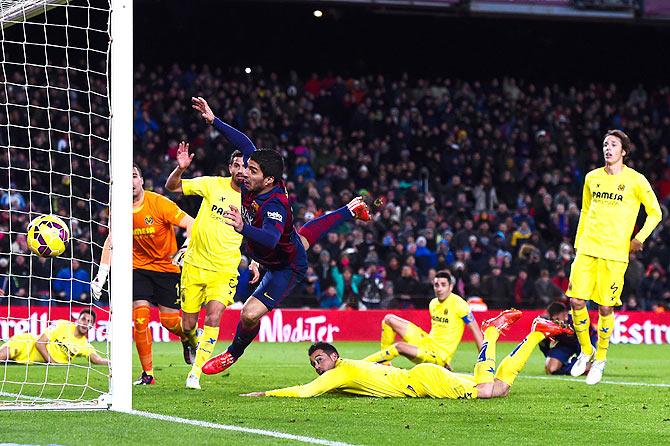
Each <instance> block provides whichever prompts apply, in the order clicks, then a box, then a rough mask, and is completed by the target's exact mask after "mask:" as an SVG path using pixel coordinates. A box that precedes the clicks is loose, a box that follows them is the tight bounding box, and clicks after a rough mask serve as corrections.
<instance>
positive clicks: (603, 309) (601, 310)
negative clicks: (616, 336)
mask: <svg viewBox="0 0 670 446" xmlns="http://www.w3.org/2000/svg"><path fill="white" fill-rule="evenodd" d="M612 313H614V308H612V307H605V306H603V305H600V306H599V307H598V314H600V315H601V316H609V315H610V314H612Z"/></svg>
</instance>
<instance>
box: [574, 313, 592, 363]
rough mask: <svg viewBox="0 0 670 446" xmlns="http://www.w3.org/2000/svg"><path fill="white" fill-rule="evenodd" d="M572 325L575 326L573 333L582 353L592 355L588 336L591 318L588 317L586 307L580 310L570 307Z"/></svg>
mask: <svg viewBox="0 0 670 446" xmlns="http://www.w3.org/2000/svg"><path fill="white" fill-rule="evenodd" d="M572 325H573V326H574V327H575V335H577V340H578V341H579V346H580V347H581V349H582V353H584V354H586V355H592V354H593V346H592V345H591V337H590V336H589V329H590V328H591V320H590V319H589V310H587V309H586V307H584V308H582V309H581V310H575V309H574V308H573V309H572Z"/></svg>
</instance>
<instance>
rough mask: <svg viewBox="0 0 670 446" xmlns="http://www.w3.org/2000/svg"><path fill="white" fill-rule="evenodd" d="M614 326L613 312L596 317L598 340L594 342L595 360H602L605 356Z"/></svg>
mask: <svg viewBox="0 0 670 446" xmlns="http://www.w3.org/2000/svg"><path fill="white" fill-rule="evenodd" d="M612 328H614V313H612V314H610V315H608V316H603V315H602V314H601V315H600V317H598V342H597V343H596V356H595V360H596V361H604V360H605V359H606V358H607V349H608V347H609V345H610V336H612Z"/></svg>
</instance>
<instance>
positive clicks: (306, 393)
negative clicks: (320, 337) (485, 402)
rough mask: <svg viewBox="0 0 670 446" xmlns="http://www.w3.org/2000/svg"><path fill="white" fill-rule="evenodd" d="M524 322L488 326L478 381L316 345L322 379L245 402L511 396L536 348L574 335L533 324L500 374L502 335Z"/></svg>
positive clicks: (313, 357) (503, 319)
mask: <svg viewBox="0 0 670 446" xmlns="http://www.w3.org/2000/svg"><path fill="white" fill-rule="evenodd" d="M520 317H521V311H518V310H507V311H503V312H502V313H501V314H499V315H498V316H497V317H495V318H493V319H490V320H488V321H486V322H484V324H482V328H483V329H484V341H483V343H482V348H481V350H480V352H479V357H478V359H477V363H476V365H475V373H474V375H463V374H458V373H453V372H451V371H449V370H447V369H445V368H444V367H440V366H438V365H435V364H419V365H417V366H414V367H413V368H411V369H409V370H406V369H400V368H397V367H392V366H385V365H381V364H376V363H373V362H368V361H358V360H351V359H344V358H340V355H339V353H338V351H337V349H335V347H334V346H332V345H331V344H328V343H326V342H318V343H316V344H313V345H312V346H311V347H310V348H309V351H308V354H309V360H310V364H311V365H312V367H313V368H314V370H315V371H316V373H317V374H318V375H319V377H318V378H316V379H315V380H313V381H312V382H310V383H308V384H305V385H301V386H293V387H286V388H283V389H276V390H269V391H266V392H253V393H247V394H244V395H242V396H275V397H292V398H308V397H313V396H318V395H322V394H324V393H326V392H341V393H350V394H354V395H363V396H372V397H381V398H390V397H408V398H449V399H473V398H495V397H502V396H507V394H508V392H509V389H510V387H511V386H512V384H513V383H514V380H515V379H516V377H517V375H518V374H519V372H520V371H521V370H522V369H523V367H524V366H525V364H526V362H527V361H528V358H529V357H530V355H531V354H532V352H533V350H534V349H535V347H536V346H537V345H538V344H539V343H540V342H541V341H542V340H543V339H545V338H546V337H549V336H557V335H560V334H569V333H572V332H573V331H572V329H571V328H570V327H567V326H562V325H559V324H558V323H556V322H552V321H549V320H546V319H543V318H541V317H538V318H536V319H535V320H534V321H533V326H532V329H531V332H530V333H529V334H528V336H527V337H526V338H525V339H524V340H523V341H522V342H521V343H520V344H519V345H517V346H516V348H515V349H514V350H512V352H511V353H510V354H509V355H507V357H505V359H503V360H502V362H501V363H500V366H499V368H498V370H497V371H496V367H495V366H496V364H495V350H496V342H497V340H498V337H499V336H500V334H501V333H502V332H503V331H504V330H505V329H506V328H507V327H509V326H510V325H512V324H513V323H514V322H516V321H517V320H518V319H519V318H520Z"/></svg>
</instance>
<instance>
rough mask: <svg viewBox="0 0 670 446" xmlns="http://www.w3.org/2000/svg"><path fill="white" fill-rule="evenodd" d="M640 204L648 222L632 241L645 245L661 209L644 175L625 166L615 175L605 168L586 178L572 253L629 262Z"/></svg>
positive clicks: (591, 173) (659, 218)
mask: <svg viewBox="0 0 670 446" xmlns="http://www.w3.org/2000/svg"><path fill="white" fill-rule="evenodd" d="M640 204H642V205H643V206H644V209H645V211H646V212H647V219H646V221H645V222H644V226H643V227H642V229H640V231H639V232H638V233H637V234H635V238H636V239H637V240H638V241H640V242H642V243H644V241H645V240H646V239H647V237H649V234H651V232H652V231H653V230H654V228H655V227H656V225H658V223H659V222H660V221H661V207H660V205H659V204H658V199H657V198H656V195H655V194H654V191H653V189H652V188H651V185H650V184H649V181H647V179H646V178H645V177H644V175H642V174H641V173H639V172H637V171H635V170H634V169H631V168H630V167H627V166H624V167H623V170H622V171H621V172H619V173H618V174H616V175H609V174H608V173H607V172H606V171H605V168H604V167H601V168H599V169H594V170H592V171H591V172H589V173H588V174H586V178H585V180H584V192H583V195H582V212H581V215H580V216H579V224H578V226H577V235H576V236H575V250H576V251H577V252H578V253H579V254H586V255H588V256H591V257H598V258H601V259H607V260H616V261H619V262H628V253H629V251H630V240H631V235H632V234H633V229H634V227H635V221H636V220H637V215H638V212H639V211H640Z"/></svg>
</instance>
